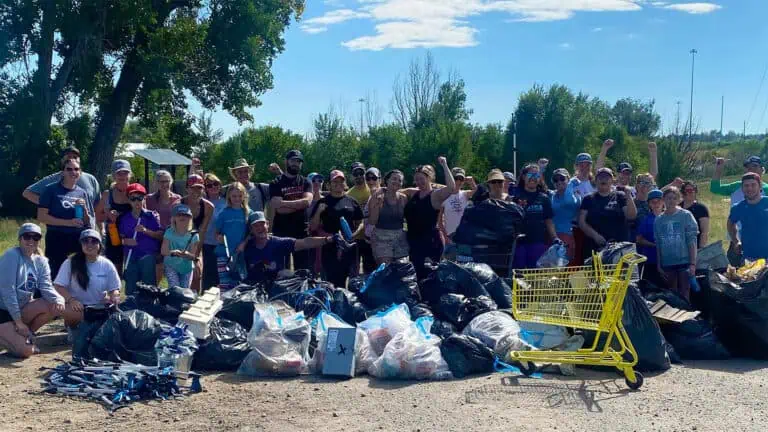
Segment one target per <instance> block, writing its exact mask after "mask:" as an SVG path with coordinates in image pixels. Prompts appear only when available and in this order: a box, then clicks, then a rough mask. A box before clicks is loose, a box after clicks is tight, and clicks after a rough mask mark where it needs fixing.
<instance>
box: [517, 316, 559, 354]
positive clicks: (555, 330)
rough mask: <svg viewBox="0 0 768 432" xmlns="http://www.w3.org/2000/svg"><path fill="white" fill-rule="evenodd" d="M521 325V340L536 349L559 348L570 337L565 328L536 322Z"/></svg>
mask: <svg viewBox="0 0 768 432" xmlns="http://www.w3.org/2000/svg"><path fill="white" fill-rule="evenodd" d="M519 325H520V336H521V338H522V339H523V340H524V341H525V342H526V343H528V344H529V345H531V346H533V347H534V348H536V349H541V350H548V349H552V348H555V347H558V346H560V345H562V344H563V343H565V341H566V340H568V338H569V337H570V335H569V334H568V330H566V328H565V327H559V326H555V325H551V324H541V323H534V322H521V323H519Z"/></svg>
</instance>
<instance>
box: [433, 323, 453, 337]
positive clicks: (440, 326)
mask: <svg viewBox="0 0 768 432" xmlns="http://www.w3.org/2000/svg"><path fill="white" fill-rule="evenodd" d="M429 332H430V333H432V334H433V335H435V336H440V337H441V338H443V339H445V338H447V337H448V336H451V335H452V334H456V333H457V331H456V326H455V325H453V324H451V323H450V322H448V321H443V320H440V319H436V320H435V321H434V322H432V328H431V329H430V330H429Z"/></svg>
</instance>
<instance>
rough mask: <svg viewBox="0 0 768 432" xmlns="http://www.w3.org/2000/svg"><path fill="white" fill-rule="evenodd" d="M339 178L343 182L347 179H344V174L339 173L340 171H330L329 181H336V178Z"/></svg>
mask: <svg viewBox="0 0 768 432" xmlns="http://www.w3.org/2000/svg"><path fill="white" fill-rule="evenodd" d="M339 177H341V178H343V179H344V180H346V179H347V178H346V177H344V173H343V172H341V171H339V170H333V171H331V175H330V179H331V181H334V180H335V179H337V178H339Z"/></svg>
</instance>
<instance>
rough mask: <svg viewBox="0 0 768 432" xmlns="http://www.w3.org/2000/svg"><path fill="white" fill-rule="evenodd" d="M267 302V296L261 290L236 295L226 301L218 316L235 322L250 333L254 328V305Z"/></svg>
mask: <svg viewBox="0 0 768 432" xmlns="http://www.w3.org/2000/svg"><path fill="white" fill-rule="evenodd" d="M267 300H268V297H267V294H266V293H265V292H264V291H262V290H260V289H254V290H251V291H246V292H244V293H236V294H235V295H233V296H232V297H229V298H225V299H224V305H223V306H222V308H221V310H220V311H219V313H217V314H216V316H217V317H219V318H221V319H225V320H229V321H234V322H236V323H238V324H240V325H241V326H243V328H244V329H246V331H248V330H250V329H251V327H252V326H253V305H254V304H257V303H266V302H267Z"/></svg>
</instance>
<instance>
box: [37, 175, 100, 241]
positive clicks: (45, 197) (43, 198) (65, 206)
mask: <svg viewBox="0 0 768 432" xmlns="http://www.w3.org/2000/svg"><path fill="white" fill-rule="evenodd" d="M78 199H83V200H85V205H84V208H83V211H87V212H88V214H89V215H91V216H93V214H94V212H93V205H92V204H91V200H90V198H89V197H88V193H87V192H86V191H85V189H83V188H81V187H80V186H75V188H74V189H67V188H65V187H64V185H62V184H61V183H54V184H52V185H49V186H47V187H46V188H45V190H44V191H43V193H42V195H40V204H38V205H39V207H40V208H46V209H48V214H49V215H51V216H53V217H55V218H59V219H74V218H75V203H76V202H77V200H78ZM93 219H94V218H93V217H91V225H93ZM85 228H88V226H86V227H85ZM47 229H48V230H49V231H58V232H79V231H82V230H83V228H78V227H69V226H56V225H48V227H47Z"/></svg>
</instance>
